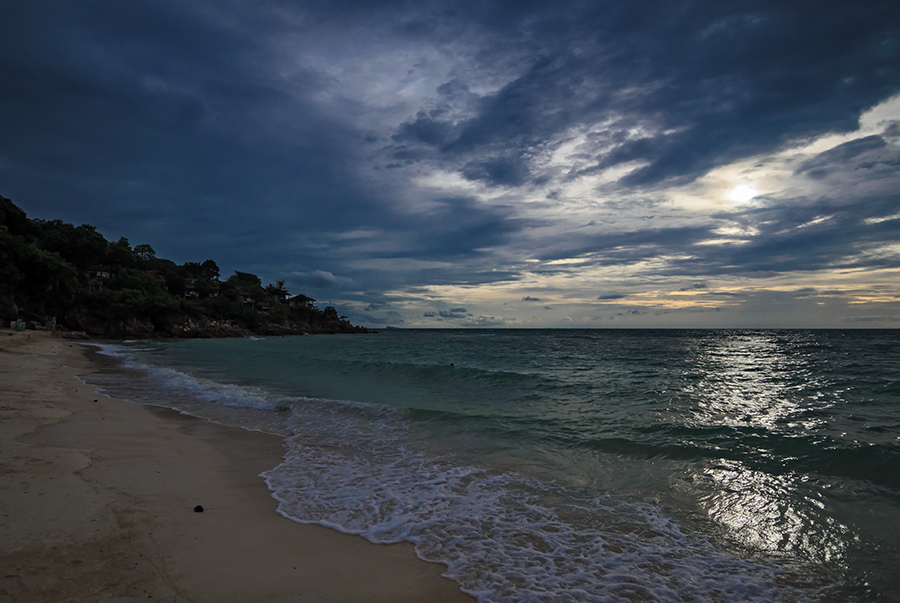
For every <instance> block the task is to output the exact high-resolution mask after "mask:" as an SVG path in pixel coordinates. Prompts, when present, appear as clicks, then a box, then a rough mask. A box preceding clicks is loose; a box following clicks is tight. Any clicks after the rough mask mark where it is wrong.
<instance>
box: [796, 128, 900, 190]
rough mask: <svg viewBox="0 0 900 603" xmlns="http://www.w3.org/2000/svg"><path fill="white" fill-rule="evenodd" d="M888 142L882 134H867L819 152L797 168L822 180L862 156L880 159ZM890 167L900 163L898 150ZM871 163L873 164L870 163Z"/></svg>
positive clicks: (811, 176)
mask: <svg viewBox="0 0 900 603" xmlns="http://www.w3.org/2000/svg"><path fill="white" fill-rule="evenodd" d="M885 147H887V142H885V140H884V138H882V137H881V136H866V137H865V138H858V139H856V140H851V141H850V142H845V143H844V144H841V145H838V146H836V147H834V148H833V149H829V150H827V151H825V152H824V153H819V154H818V155H816V156H815V157H813V158H812V159H809V160H807V161H804V162H803V163H802V164H801V165H800V166H799V167H798V168H797V170H796V173H797V174H803V173H805V174H807V175H809V177H810V178H814V179H816V180H821V179H822V178H825V177H826V176H828V175H829V174H831V173H833V172H834V171H840V170H844V169H846V167H847V164H848V163H849V162H854V163H859V159H860V157H861V156H867V157H870V158H871V159H872V160H873V161H877V160H878V155H880V154H879V153H878V151H882V150H885ZM891 154H892V155H893V157H891V158H890V159H889V163H890V167H893V168H896V167H897V166H898V165H900V163H898V161H897V159H898V157H897V154H896V152H894V153H891ZM870 165H871V164H870Z"/></svg>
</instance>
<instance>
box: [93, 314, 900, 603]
mask: <svg viewBox="0 0 900 603" xmlns="http://www.w3.org/2000/svg"><path fill="white" fill-rule="evenodd" d="M104 348H105V351H106V353H108V354H112V355H117V356H120V357H122V358H124V359H126V361H127V365H126V366H127V367H129V368H128V369H127V370H126V371H120V372H115V373H108V374H103V375H100V376H97V377H95V378H94V380H95V382H97V383H98V384H100V385H101V386H102V387H105V388H107V389H109V390H110V391H111V393H114V394H116V395H119V396H122V397H125V398H128V399H131V400H134V401H137V402H149V403H157V404H164V405H168V406H171V407H173V408H179V409H181V410H183V411H185V412H189V413H191V414H196V415H198V416H203V417H207V418H210V419H212V420H216V421H220V422H224V423H230V424H237V425H242V426H244V427H247V428H251V429H262V430H266V431H271V432H274V433H279V434H281V435H283V436H284V437H285V438H286V445H287V453H286V456H285V461H284V463H282V464H281V465H279V466H278V467H274V468H273V469H272V470H271V471H269V472H267V473H266V474H265V477H266V480H267V483H268V485H269V488H270V489H271V490H272V492H273V496H274V497H275V498H276V499H277V500H279V502H280V508H279V512H281V513H282V514H283V515H285V516H286V517H290V518H291V519H294V520H295V521H301V522H309V523H317V524H321V525H325V526H329V527H332V528H335V529H338V530H341V531H343V532H347V533H354V534H361V535H363V536H364V537H366V538H368V539H370V540H372V541H375V542H396V541H401V540H406V541H410V542H413V543H415V544H416V550H417V553H418V555H419V556H420V557H422V558H424V559H428V560H431V561H438V562H441V563H444V564H445V565H447V567H448V574H447V575H448V576H449V577H451V578H453V579H455V580H457V581H458V582H459V583H460V585H461V586H462V588H463V589H464V590H465V591H466V592H469V593H471V594H473V595H475V596H476V597H477V598H478V599H479V600H480V601H746V600H775V601H805V600H812V601H823V600H824V601H847V600H851V601H852V600H856V601H898V600H900V331H896V330H888V331H875V330H872V331H869V330H866V331H766V330H761V331H724V330H696V331H686V330H623V331H612V330H478V331H476V330H427V331H426V330H408V331H406V330H401V331H387V332H382V333H379V334H374V335H352V336H307V337H288V338H249V339H229V340H190V341H177V342H172V341H137V342H126V343H125V344H115V345H112V344H111V345H107V346H104Z"/></svg>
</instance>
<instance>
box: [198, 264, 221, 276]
mask: <svg viewBox="0 0 900 603" xmlns="http://www.w3.org/2000/svg"><path fill="white" fill-rule="evenodd" d="M200 267H201V268H202V269H203V276H205V277H206V278H208V279H209V280H211V281H213V280H215V281H217V280H219V265H218V264H216V263H215V262H214V261H212V260H206V261H205V262H203V263H202V264H200Z"/></svg>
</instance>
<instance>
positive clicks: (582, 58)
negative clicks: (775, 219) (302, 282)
mask: <svg viewBox="0 0 900 603" xmlns="http://www.w3.org/2000/svg"><path fill="white" fill-rule="evenodd" d="M494 6H495V8H496V5H494ZM499 10H501V9H497V10H493V11H491V10H481V11H479V10H474V11H473V12H472V18H473V19H475V20H477V21H479V22H480V23H481V24H482V26H484V27H485V28H486V29H487V30H488V31H491V33H492V34H494V35H493V37H492V38H490V39H492V40H494V43H492V44H487V43H486V44H487V47H486V48H485V50H484V53H485V54H491V53H495V54H498V55H499V54H503V53H504V51H503V50H502V49H503V48H516V47H517V46H518V45H522V44H526V45H527V46H528V48H529V49H530V56H529V57H524V58H522V57H510V58H509V59H508V60H510V61H513V60H517V61H520V62H522V63H524V64H526V65H527V67H526V68H524V69H522V73H521V74H520V75H519V76H518V77H516V78H515V79H513V80H512V81H510V82H509V83H508V84H506V85H505V86H503V87H502V88H501V89H500V90H498V91H496V92H494V93H491V94H487V95H484V96H483V97H481V98H479V99H478V101H477V103H475V104H474V108H475V115H474V116H471V117H467V118H464V119H461V120H453V119H452V117H451V116H448V117H447V118H446V119H444V120H441V119H438V118H436V117H435V116H434V115H426V113H424V112H420V113H419V115H418V116H417V118H416V119H415V120H413V121H410V122H406V123H404V124H400V125H399V126H398V136H399V137H401V138H404V137H405V138H406V139H412V138H415V140H416V141H417V142H418V143H421V145H422V146H425V147H431V148H430V152H426V151H425V150H424V149H420V150H419V151H418V152H411V151H410V149H404V150H403V152H404V153H406V154H405V155H404V157H405V158H406V159H415V158H418V159H420V160H426V159H428V160H441V161H447V162H450V163H457V164H458V165H459V166H460V169H461V170H463V173H464V174H465V173H466V169H467V167H468V170H469V173H468V174H467V176H468V177H472V175H473V172H472V167H471V161H470V160H469V159H467V158H468V157H470V156H472V155H474V156H483V155H494V156H497V155H500V156H503V157H504V158H505V161H506V162H507V165H509V166H513V165H515V163H514V162H513V159H514V158H518V159H519V160H521V161H524V160H525V159H526V158H527V157H528V156H530V155H531V154H532V153H533V152H535V151H536V150H539V149H540V148H541V146H542V145H543V144H544V143H545V142H546V141H547V140H548V139H550V138H552V137H553V136H554V135H559V134H562V133H563V132H565V131H566V129H567V128H570V127H573V126H581V125H590V124H593V123H596V122H602V121H604V120H605V119H608V118H613V119H614V121H615V123H613V124H612V125H611V126H610V128H609V132H608V135H607V136H606V138H607V140H604V141H597V142H598V144H597V145H596V146H595V147H594V148H592V149H589V150H588V156H587V157H586V160H587V165H586V166H585V168H586V169H587V168H590V167H591V166H593V169H602V168H606V167H612V166H615V165H618V164H621V163H624V162H631V161H643V162H646V163H647V164H648V165H646V166H645V167H643V168H641V169H639V170H637V171H636V172H634V173H632V174H630V175H628V176H627V177H625V178H624V180H623V184H625V185H629V186H644V185H650V184H655V183H658V182H660V181H663V180H674V181H678V180H685V179H688V180H689V179H692V178H694V177H696V176H699V175H701V174H702V173H705V172H706V171H707V170H709V169H710V168H712V167H715V166H717V165H722V164H723V163H726V162H729V161H733V160H735V159H738V158H741V157H745V156H748V155H751V154H755V153H759V152H763V151H765V150H770V149H773V148H777V147H778V146H779V145H782V144H784V143H785V142H786V141H788V140H789V139H790V138H791V137H793V136H797V135H804V136H811V135H816V134H821V133H824V132H828V131H845V130H851V129H853V128H855V127H856V123H857V121H856V120H857V118H858V116H859V114H860V112H861V111H862V110H863V109H865V108H867V107H869V106H871V105H873V104H874V103H875V102H877V101H878V100H880V99H883V98H885V97H887V96H889V95H890V94H891V93H894V92H896V91H897V90H898V85H900V68H898V65H900V26H898V23H900V5H896V4H894V3H888V2H875V3H867V4H865V5H864V6H863V5H858V4H850V3H829V4H827V5H825V6H823V5H819V4H812V3H804V2H795V3H767V2H756V3H753V2H745V3H738V4H734V3H726V4H723V3H709V2H682V3H675V4H673V3H663V2H650V3H639V4H633V3H632V4H629V3H596V2H593V3H583V4H582V3H566V4H565V7H564V9H563V7H559V10H552V11H551V10H547V9H546V7H545V6H544V5H542V4H531V5H510V6H509V8H508V10H505V11H503V12H502V15H503V17H502V18H498V11H499ZM505 54H506V55H509V52H506V53H505ZM456 85H460V83H459V82H457V83H456ZM434 101H435V104H436V105H440V101H441V99H440V95H438V96H436V97H435V99H434ZM641 130H642V131H641ZM600 143H602V144H600ZM512 173H514V174H515V176H513V177H510V176H504V177H502V178H501V179H499V180H497V179H494V178H491V177H490V173H489V172H482V173H481V176H480V178H479V179H484V180H486V181H488V182H492V183H500V184H505V185H518V184H521V183H523V182H525V181H526V179H527V177H528V172H526V171H525V170H521V169H517V170H516V171H515V172H512Z"/></svg>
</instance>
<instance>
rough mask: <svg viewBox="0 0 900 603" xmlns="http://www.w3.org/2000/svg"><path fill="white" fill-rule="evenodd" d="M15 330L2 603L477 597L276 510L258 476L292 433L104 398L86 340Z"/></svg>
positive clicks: (423, 566)
mask: <svg viewBox="0 0 900 603" xmlns="http://www.w3.org/2000/svg"><path fill="white" fill-rule="evenodd" d="M11 333H12V332H11V331H5V332H3V333H2V334H0V466H2V471H0V513H2V521H0V568H2V576H0V601H2V602H4V603H5V602H7V601H17V602H25V601H131V600H142V601H146V600H148V599H156V600H164V601H217V602H221V601H285V602H286V601H392V602H393V601H429V602H442V601H447V602H451V601H472V599H471V598H470V597H468V596H467V595H465V594H463V593H462V592H460V590H459V588H458V586H457V585H456V583H454V582H452V581H450V580H447V579H445V578H443V577H442V576H441V573H442V572H443V571H444V568H443V566H440V565H436V564H430V563H425V562H422V561H420V560H418V559H417V558H416V557H415V555H414V552H413V550H412V547H411V546H410V545H375V544H371V543H369V542H367V541H365V540H363V539H362V538H359V537H354V536H347V535H344V534H340V533H338V532H334V531H332V530H328V529H325V528H321V527H319V526H310V525H301V524H297V523H295V522H292V521H289V520H287V519H285V518H283V517H281V516H279V515H278V514H277V513H276V507H277V503H276V501H275V500H273V499H272V498H271V496H270V495H269V492H268V491H267V489H266V487H265V484H264V482H263V480H262V478H260V477H258V475H259V473H260V472H262V471H265V470H267V469H271V468H272V467H274V466H275V465H277V464H278V463H279V462H280V460H281V456H282V443H281V440H280V438H278V437H275V436H271V435H266V434H261V433H255V432H248V431H245V430H242V429H237V428H230V427H223V426H220V425H216V424H212V423H208V422H206V421H203V420H200V419H196V418H193V417H188V416H185V415H181V414H179V413H177V412H175V411H171V410H168V409H164V408H156V407H149V406H140V405H135V404H130V403H127V402H123V401H121V400H116V399H111V398H107V397H106V396H103V395H101V394H98V393H96V392H95V391H94V389H93V387H90V386H87V385H84V384H83V383H82V382H80V381H79V380H78V379H77V378H76V375H79V374H84V373H86V372H89V371H91V370H93V367H92V363H91V362H90V361H89V360H88V358H87V356H86V352H85V348H84V346H82V345H79V344H77V343H74V342H72V341H68V340H65V339H60V338H57V337H53V336H52V334H50V333H49V332H26V333H17V334H11ZM88 353H90V352H88ZM196 505H202V506H203V508H204V512H202V513H196V512H194V507H195V506H196Z"/></svg>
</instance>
